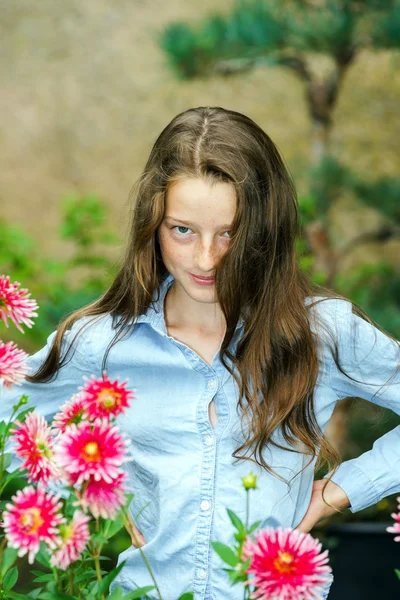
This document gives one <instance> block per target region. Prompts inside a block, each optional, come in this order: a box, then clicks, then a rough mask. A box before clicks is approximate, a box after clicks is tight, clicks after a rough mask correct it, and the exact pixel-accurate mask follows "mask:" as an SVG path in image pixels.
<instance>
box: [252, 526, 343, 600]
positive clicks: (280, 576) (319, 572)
mask: <svg viewBox="0 0 400 600" xmlns="http://www.w3.org/2000/svg"><path fill="white" fill-rule="evenodd" d="M255 535H256V541H255V542H254V541H253V540H252V539H251V538H247V540H246V541H245V543H244V546H243V557H244V559H247V558H249V557H251V563H250V566H249V568H248V569H247V571H246V573H254V575H255V577H254V578H253V579H252V580H248V581H247V582H246V583H245V585H253V586H255V588H256V591H255V592H252V594H251V595H250V598H260V599H261V600H272V599H273V600H314V599H317V598H319V597H320V595H319V594H321V593H322V591H323V588H324V586H325V585H326V584H327V583H328V581H329V573H331V571H332V569H331V568H330V567H329V566H328V565H326V564H325V563H327V562H328V550H325V551H324V552H322V553H321V554H319V552H320V550H321V544H320V543H319V542H318V540H317V539H314V538H313V537H312V536H311V535H310V534H309V533H300V532H299V531H297V530H292V529H290V528H287V529H282V528H281V527H278V528H276V529H274V528H272V527H266V528H265V529H264V530H262V531H259V532H256V534H255Z"/></svg>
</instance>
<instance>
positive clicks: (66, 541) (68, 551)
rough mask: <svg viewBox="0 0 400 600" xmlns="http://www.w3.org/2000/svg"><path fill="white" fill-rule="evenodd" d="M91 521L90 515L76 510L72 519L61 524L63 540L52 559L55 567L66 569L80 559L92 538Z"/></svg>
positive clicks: (51, 561)
mask: <svg viewBox="0 0 400 600" xmlns="http://www.w3.org/2000/svg"><path fill="white" fill-rule="evenodd" d="M89 521H90V517H88V516H87V515H84V514H83V513H82V512H81V511H80V510H76V511H75V513H74V516H73V518H72V521H71V522H70V523H67V524H63V525H61V526H60V534H61V539H62V542H61V545H60V546H59V547H58V548H57V549H56V551H55V552H54V553H53V555H52V557H51V559H50V563H51V565H52V566H53V567H58V568H59V569H62V570H63V571H65V569H66V568H67V567H69V565H70V564H71V563H72V562H74V561H76V560H78V558H79V557H80V555H81V554H82V552H83V551H84V549H85V548H86V545H87V543H88V541H89V539H90V531H89V526H88V522H89Z"/></svg>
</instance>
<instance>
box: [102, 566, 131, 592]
mask: <svg viewBox="0 0 400 600" xmlns="http://www.w3.org/2000/svg"><path fill="white" fill-rule="evenodd" d="M125 562H126V561H123V562H122V563H121V564H120V565H118V567H115V569H113V570H112V571H110V572H109V574H108V575H106V576H105V577H104V579H103V581H102V582H101V583H100V584H99V590H98V595H99V598H101V597H102V595H103V594H105V593H106V592H108V588H109V586H110V584H111V582H112V581H114V579H115V578H116V576H117V575H118V573H119V572H120V571H121V569H122V567H123V566H124V564H125Z"/></svg>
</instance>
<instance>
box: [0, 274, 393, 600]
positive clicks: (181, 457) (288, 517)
mask: <svg viewBox="0 0 400 600" xmlns="http://www.w3.org/2000/svg"><path fill="white" fill-rule="evenodd" d="M172 282H173V277H172V275H169V276H168V277H167V278H166V279H165V280H164V282H163V284H162V285H161V288H160V294H159V295H157V294H156V295H155V297H154V301H153V303H152V305H151V306H150V308H149V309H148V311H147V313H146V314H144V315H141V316H140V317H139V318H138V319H137V323H136V325H135V328H134V330H133V331H132V330H129V329H128V331H127V332H128V335H127V337H125V338H124V339H122V340H120V341H119V342H118V343H117V344H116V345H114V346H113V348H112V349H111V351H110V354H109V356H108V362H107V372H108V375H109V377H110V378H111V379H115V378H118V379H119V381H125V380H128V384H127V386H128V387H131V388H135V389H136V397H137V398H136V399H135V400H133V401H132V402H131V406H130V408H129V409H128V410H127V411H126V413H125V414H123V415H121V416H120V417H119V418H118V424H119V427H120V428H121V430H122V431H123V432H124V433H125V434H126V435H127V436H128V437H129V439H130V440H131V452H132V456H133V458H134V460H133V461H132V462H129V463H127V464H126V467H125V468H126V470H127V473H128V475H129V486H130V489H131V491H133V492H134V493H135V497H134V499H133V501H132V504H131V506H130V514H131V515H132V517H133V518H134V519H135V520H136V523H137V527H138V528H139V530H140V531H141V532H142V533H143V535H144V538H145V540H146V544H145V546H144V547H143V548H142V549H143V550H144V552H145V554H146V556H147V558H148V560H149V562H150V564H151V566H152V569H153V571H154V574H155V577H156V579H157V582H158V583H159V586H160V588H161V590H162V593H163V598H164V600H176V599H177V598H178V597H179V595H180V594H182V593H183V592H185V591H194V592H195V598H196V600H221V599H228V598H229V599H231V600H242V598H243V589H242V587H241V586H240V585H236V586H230V584H229V580H228V577H227V574H226V573H225V572H224V570H223V569H224V568H225V567H226V565H225V563H223V562H222V560H221V559H220V558H219V556H218V555H217V554H216V553H215V552H214V550H213V549H212V547H211V545H210V541H211V540H219V541H221V542H223V543H225V544H231V543H232V542H233V541H234V540H233V527H232V524H231V522H230V520H229V517H228V514H227V510H226V509H227V508H230V509H232V510H233V511H235V512H236V513H237V514H238V515H239V517H240V518H241V519H242V520H245V516H246V515H245V491H244V489H243V487H242V484H241V480H240V478H241V477H243V476H245V475H247V474H248V473H249V471H250V470H253V472H254V473H256V474H257V476H258V484H257V485H258V489H257V490H252V491H251V492H250V523H253V522H254V521H256V520H261V521H265V520H266V519H268V517H273V518H275V519H276V520H277V521H278V522H279V523H280V524H281V525H282V526H284V527H296V526H297V525H298V524H299V523H300V521H301V520H302V518H303V516H304V515H305V513H306V511H307V507H308V505H309V502H310V498H311V490H312V483H313V478H314V467H315V459H314V461H313V462H312V463H311V464H310V465H309V466H308V467H307V468H306V469H304V470H303V471H302V473H299V472H300V471H301V469H302V468H303V467H304V466H305V465H306V463H307V462H308V460H309V457H308V456H305V455H304V454H302V453H296V452H290V451H289V449H288V445H287V443H286V442H285V440H284V438H283V436H282V434H281V431H280V430H276V431H275V432H274V436H273V438H274V439H275V441H277V442H278V443H280V444H281V445H282V446H284V448H285V449H279V448H275V447H273V446H270V445H268V446H267V448H265V450H264V455H265V459H266V461H267V463H268V464H269V465H270V466H272V467H273V469H274V470H275V472H276V473H278V474H279V475H280V476H282V477H283V478H284V479H286V480H287V481H288V480H290V479H291V478H293V479H292V481H291V486H290V489H289V488H288V486H287V485H286V484H285V482H284V481H282V480H281V479H278V478H277V477H274V476H273V475H271V474H269V473H267V472H265V471H263V470H262V469H260V468H258V467H257V465H256V464H254V463H253V462H248V461H239V462H237V463H236V464H234V459H233V458H232V453H233V451H234V450H235V449H237V448H238V447H239V445H240V443H241V441H243V439H244V438H243V433H242V432H241V429H240V412H239V410H237V401H238V391H237V385H236V383H235V381H234V379H233V377H232V376H231V375H230V374H229V373H228V371H227V370H226V369H225V367H224V366H223V365H222V363H221V361H220V358H219V353H218V352H217V353H216V354H215V356H214V359H213V361H212V365H211V366H210V365H209V364H207V363H206V362H205V361H204V360H203V359H202V358H200V356H199V355H198V354H197V353H196V352H195V351H193V350H192V349H191V348H189V347H188V346H187V345H185V344H183V343H181V342H179V341H177V340H176V339H174V338H173V337H172V336H170V335H168V332H167V329H166V324H165V319H164V298H165V295H166V292H167V289H168V287H169V286H170V285H171V284H172ZM317 299H319V298H315V299H314V300H317ZM310 302H311V299H310V298H307V299H306V303H307V304H309V303H310ZM310 314H311V315H312V316H318V317H320V318H321V319H322V321H323V322H324V323H326V324H327V325H328V326H330V327H331V328H332V330H333V331H334V333H335V334H336V335H337V337H338V342H339V350H340V359H341V364H342V365H343V367H344V370H345V371H346V372H349V373H350V375H352V376H353V377H354V378H355V379H357V380H359V381H358V382H355V381H352V380H348V379H347V378H346V377H345V376H344V375H343V374H342V373H341V372H340V371H339V370H338V369H337V367H336V365H335V363H334V361H333V359H332V356H331V353H330V351H329V349H328V338H327V336H326V334H325V333H324V331H323V330H322V329H320V328H319V327H318V324H317V322H315V323H314V321H313V323H314V324H313V325H312V329H313V331H314V332H315V333H316V334H317V336H318V340H319V342H320V343H319V346H318V356H319V364H320V370H319V375H318V380H317V384H316V387H315V412H316V416H317V420H318V423H319V425H320V427H321V429H322V431H324V430H325V428H326V425H327V423H328V421H329V419H330V417H331V415H332V412H333V410H334V408H335V405H336V402H337V401H338V400H339V399H340V398H344V397H346V396H355V397H360V398H365V399H367V400H370V401H373V402H375V403H377V404H379V405H381V406H385V407H389V408H391V409H392V410H394V411H395V412H397V413H398V414H400V374H399V373H397V374H396V377H395V378H393V379H392V381H391V382H390V384H388V385H387V386H385V387H384V388H383V389H382V390H381V391H380V393H379V394H378V395H377V396H376V397H375V398H373V399H372V395H373V393H374V392H375V391H376V390H377V389H378V388H377V387H375V386H374V385H371V382H372V383H374V384H379V385H382V384H383V383H384V382H385V381H386V380H387V379H388V378H389V376H390V375H391V374H392V373H393V371H394V369H395V366H396V364H397V363H398V361H399V359H400V356H399V351H398V347H397V346H396V345H395V344H394V342H393V341H392V340H390V339H389V338H388V337H387V336H386V335H384V334H382V333H380V332H379V331H378V330H377V329H376V328H375V327H373V326H372V325H370V324H368V323H367V322H366V321H364V320H363V319H361V318H359V317H358V316H356V315H354V314H353V313H352V311H351V304H350V303H349V302H348V301H346V300H331V299H329V300H326V301H323V302H321V303H319V304H318V305H315V306H314V307H311V308H310ZM88 318H89V319H93V323H90V324H89V326H88V327H87V328H85V330H84V331H83V332H82V334H81V335H80V336H79V337H78V338H77V342H76V343H75V353H74V355H73V357H72V359H71V360H70V361H69V362H67V364H66V365H65V366H63V367H62V368H61V369H60V371H59V373H58V376H57V378H56V379H55V380H53V381H51V382H48V383H41V384H30V383H28V382H24V384H23V385H22V386H19V387H15V388H14V389H13V390H11V391H10V390H3V391H2V403H1V411H0V419H1V418H5V417H7V416H8V415H9V414H10V411H11V406H12V404H13V403H14V402H15V401H16V400H17V398H19V397H20V395H21V394H22V393H25V394H28V395H29V397H30V401H31V403H32V404H34V405H36V406H37V407H38V409H39V410H40V412H41V413H42V414H44V415H45V416H46V418H47V419H48V420H50V419H52V417H53V415H54V414H55V412H57V410H58V409H59V407H60V406H61V404H63V403H64V402H65V401H66V400H68V399H69V398H70V397H71V395H72V394H73V393H75V392H76V391H77V389H78V386H79V385H82V384H83V379H82V376H83V375H87V376H89V375H91V374H94V375H96V376H98V377H100V376H101V361H102V358H103V355H104V352H105V350H106V347H107V345H108V343H109V342H110V341H111V339H112V337H113V335H114V334H115V331H114V330H113V329H112V319H111V317H110V316H109V315H105V316H103V317H101V318H100V319H98V318H96V319H94V318H93V317H88ZM88 318H85V319H81V320H80V321H79V322H78V323H75V324H74V326H73V328H72V329H71V330H70V331H68V332H67V334H66V338H65V340H64V343H63V348H64V344H66V341H67V340H68V339H69V340H71V341H72V339H73V336H74V335H75V332H76V331H77V330H78V329H79V328H80V327H81V325H82V324H83V321H86V320H87V319H88ZM353 327H354V328H355V329H354V331H355V333H356V337H355V347H354V348H353V338H352V336H351V332H352V328H353ZM242 332H243V321H239V323H238V325H237V328H236V331H235V335H234V338H233V340H232V347H231V350H233V351H234V349H235V347H236V344H237V342H238V340H239V339H240V336H241V335H242ZM374 334H376V340H375V337H374ZM54 335H55V332H53V333H52V334H51V335H50V336H49V338H48V341H47V345H46V346H44V347H43V348H42V349H41V350H40V351H39V352H37V353H36V354H34V355H32V356H31V357H29V365H30V367H31V369H32V372H33V371H35V370H36V369H37V368H38V366H39V365H40V364H41V363H42V361H43V360H44V359H45V357H46V354H47V352H48V349H49V347H50V344H51V343H52V340H53V338H54ZM366 380H368V382H369V383H365V381H366ZM211 400H214V402H215V404H216V410H217V413H218V423H217V424H216V425H215V427H214V428H213V427H212V426H211V424H210V421H209V416H208V405H209V403H210V401H211ZM286 448H287V449H286ZM333 481H334V482H336V483H337V484H338V485H340V486H341V487H342V488H343V489H344V490H345V492H346V493H347V495H348V497H349V499H350V502H351V507H350V510H351V511H352V512H357V511H360V510H361V509H363V508H366V507H368V506H371V505H373V504H375V503H377V502H378V501H379V500H380V499H382V498H384V497H385V496H388V495H390V494H393V493H398V492H400V427H396V428H395V429H393V430H392V431H390V432H389V433H387V434H386V435H384V436H382V437H381V438H379V439H378V440H377V441H376V442H375V443H374V445H373V448H372V449H371V450H369V451H368V452H365V453H364V454H362V455H361V456H359V457H358V458H355V459H353V460H348V461H346V462H343V463H342V464H341V465H340V467H339V469H338V471H337V472H336V474H335V476H334V477H333ZM143 507H145V508H144V510H142V511H141V509H143ZM140 511H141V512H140ZM121 561H126V564H125V566H124V568H123V569H122V571H121V573H120V575H119V576H118V578H117V580H116V581H115V583H114V586H115V585H117V584H119V585H121V586H122V587H123V589H124V590H125V591H126V592H127V591H130V590H133V589H135V588H136V587H137V586H144V585H151V584H152V582H151V579H150V576H149V574H148V572H147V570H146V568H145V565H144V563H143V561H142V558H141V556H140V552H139V550H138V549H137V548H134V547H129V548H128V549H127V550H125V551H124V552H122V553H121V555H120V556H119V562H121ZM114 586H113V587H114ZM329 587H330V584H329V585H328V586H327V589H326V595H325V596H324V598H327V597H328V592H329ZM148 596H149V597H150V598H152V599H153V598H154V599H155V598H156V597H157V596H156V594H154V593H149V594H148Z"/></svg>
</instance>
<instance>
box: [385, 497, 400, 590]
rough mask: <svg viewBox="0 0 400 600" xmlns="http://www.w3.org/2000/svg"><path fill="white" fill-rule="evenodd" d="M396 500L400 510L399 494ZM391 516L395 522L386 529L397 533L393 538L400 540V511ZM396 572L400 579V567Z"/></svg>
mask: <svg viewBox="0 0 400 600" xmlns="http://www.w3.org/2000/svg"><path fill="white" fill-rule="evenodd" d="M396 500H397V503H398V504H397V509H398V510H399V511H400V496H398V497H397V498H396ZM390 516H391V517H392V519H394V524H393V525H390V526H389V527H386V531H388V532H389V533H395V534H397V535H396V537H394V538H393V541H395V542H400V512H398V513H392V514H391V515H390ZM394 572H395V573H396V575H397V577H398V579H400V569H395V570H394Z"/></svg>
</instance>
